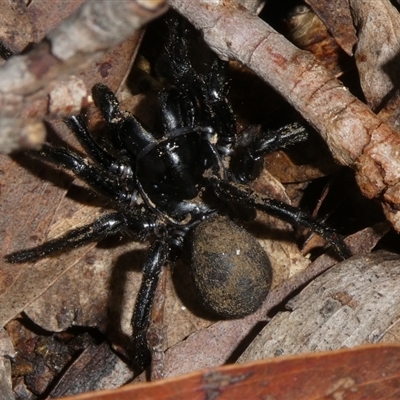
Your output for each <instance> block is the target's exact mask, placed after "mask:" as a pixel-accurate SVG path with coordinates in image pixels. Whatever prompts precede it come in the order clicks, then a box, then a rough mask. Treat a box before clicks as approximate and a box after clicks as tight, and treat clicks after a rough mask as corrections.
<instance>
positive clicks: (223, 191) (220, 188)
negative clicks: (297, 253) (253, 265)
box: [206, 176, 351, 259]
mask: <svg viewBox="0 0 400 400" xmlns="http://www.w3.org/2000/svg"><path fill="white" fill-rule="evenodd" d="M206 179H207V180H208V182H209V183H210V184H211V185H212V186H213V188H214V192H215V194H216V195H217V196H218V197H219V198H220V199H222V200H224V201H227V202H239V203H242V204H246V205H248V206H250V207H254V208H256V209H257V210H260V211H263V212H265V213H267V214H270V215H272V216H274V217H278V218H280V219H282V220H283V221H286V222H289V223H290V224H292V225H301V226H304V227H306V228H309V229H311V230H312V231H314V232H315V233H317V234H318V235H320V236H322V237H323V238H324V239H325V240H326V241H328V242H329V243H330V244H331V245H332V246H333V248H334V249H335V251H336V253H337V254H338V255H339V256H340V257H341V258H342V259H346V258H348V257H350V256H351V253H350V250H349V249H348V247H347V246H346V244H345V243H344V241H343V238H342V236H341V235H339V234H338V233H337V232H335V231H334V230H333V229H332V228H330V227H328V226H326V225H324V224H322V223H320V222H318V221H316V220H314V219H313V218H312V217H311V216H310V215H308V214H307V213H305V212H304V211H302V210H300V209H298V208H296V207H293V206H291V205H289V204H286V203H283V202H282V201H279V200H275V199H272V198H270V197H266V196H263V195H261V194H259V193H256V192H254V191H252V190H250V189H249V188H248V187H247V186H244V185H241V184H238V183H231V182H227V181H224V180H221V179H219V178H217V177H215V176H211V177H207V178H206Z"/></svg>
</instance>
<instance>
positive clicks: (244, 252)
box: [192, 216, 272, 318]
mask: <svg viewBox="0 0 400 400" xmlns="http://www.w3.org/2000/svg"><path fill="white" fill-rule="evenodd" d="M192 246H193V247H192V274H193V278H194V282H195V285H196V287H197V289H198V291H199V293H200V296H201V298H202V300H203V304H204V306H205V307H206V308H207V309H209V310H211V311H212V312H214V313H215V314H217V315H218V316H220V317H223V318H241V317H243V316H245V315H248V314H251V313H253V312H254V311H256V310H257V309H258V308H259V307H260V306H261V304H262V303H263V301H264V300H265V298H266V296H267V293H268V290H269V288H270V285H271V280H272V268H271V263H270V261H269V258H268V256H267V254H266V253H265V252H264V250H263V248H262V247H261V245H260V244H259V243H258V242H257V241H256V240H255V239H254V238H253V237H252V236H251V235H250V234H249V233H247V232H246V231H245V230H244V229H242V228H240V227H239V226H237V225H236V224H234V223H233V222H232V221H230V220H229V219H228V218H226V217H221V216H215V217H212V218H210V219H208V220H206V221H204V222H202V223H201V224H199V225H198V226H197V227H196V228H195V230H194V232H193V240H192Z"/></svg>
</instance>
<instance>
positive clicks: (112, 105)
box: [92, 83, 157, 165]
mask: <svg viewBox="0 0 400 400" xmlns="http://www.w3.org/2000/svg"><path fill="white" fill-rule="evenodd" d="M92 96H93V99H94V102H95V104H96V106H97V107H98V108H99V110H100V111H101V113H102V115H103V117H104V119H105V120H106V121H107V125H108V127H109V129H110V130H111V133H112V134H111V140H112V144H113V146H114V148H115V149H116V150H117V151H118V153H119V155H121V156H126V157H127V158H129V159H130V160H131V165H135V162H136V157H137V155H138V154H139V152H140V151H141V150H142V149H144V148H145V147H147V146H149V145H156V144H157V140H156V138H155V137H154V134H153V133H152V132H151V131H150V130H149V129H147V128H146V127H145V126H144V125H143V124H142V123H141V122H140V121H139V120H138V119H137V118H136V117H135V116H134V115H132V114H130V113H128V112H122V111H121V110H120V108H119V102H118V99H117V98H116V96H115V94H114V93H113V92H112V91H111V89H110V88H109V87H108V86H106V85H103V84H101V83H98V84H96V85H94V86H93V89H92Z"/></svg>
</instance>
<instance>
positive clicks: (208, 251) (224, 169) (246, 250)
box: [7, 19, 349, 370]
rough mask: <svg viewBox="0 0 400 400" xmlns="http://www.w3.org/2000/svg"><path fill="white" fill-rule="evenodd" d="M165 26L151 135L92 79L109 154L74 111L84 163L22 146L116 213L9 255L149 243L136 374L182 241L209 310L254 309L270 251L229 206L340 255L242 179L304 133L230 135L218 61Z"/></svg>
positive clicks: (319, 229)
mask: <svg viewBox="0 0 400 400" xmlns="http://www.w3.org/2000/svg"><path fill="white" fill-rule="evenodd" d="M169 28H170V29H169V31H170V33H169V35H170V37H169V40H168V43H167V45H166V55H167V59H168V62H167V63H166V65H164V68H163V69H164V71H163V74H164V77H165V78H166V79H167V80H168V81H169V85H168V87H166V88H165V89H163V90H162V91H161V92H160V93H159V108H160V119H161V126H162V129H161V130H160V131H154V132H152V131H150V130H149V129H147V128H146V127H145V126H144V125H143V124H142V123H141V122H140V121H138V120H137V119H136V118H135V116H133V115H132V114H130V113H128V112H126V111H122V110H121V109H120V107H119V102H118V100H117V98H116V96H115V95H114V93H113V92H112V91H111V90H110V89H109V88H108V87H107V86H105V85H103V84H97V85H95V86H94V87H93V89H92V95H93V99H94V102H95V104H96V106H97V107H98V108H99V109H100V111H101V113H102V115H103V117H104V119H105V120H106V122H107V125H108V130H109V132H110V135H109V141H110V147H111V148H112V151H108V150H106V149H105V148H103V147H102V146H101V145H99V144H98V142H97V141H96V140H95V139H94V138H93V137H92V136H91V134H90V132H89V131H88V129H87V127H86V125H85V123H84V120H83V118H82V117H81V116H75V117H71V118H68V119H67V120H66V123H67V125H68V126H69V128H70V129H71V130H72V131H73V133H74V134H75V136H76V137H77V138H78V140H79V141H80V142H81V144H82V146H83V147H84V149H85V151H86V152H87V154H88V156H89V157H90V158H91V161H87V160H86V159H85V158H83V157H81V156H79V155H78V154H76V153H74V152H73V151H71V150H69V149H66V148H61V147H54V146H52V145H50V144H45V145H43V147H42V149H41V150H40V151H31V152H29V154H30V155H31V156H33V157H37V158H40V159H42V160H47V161H49V162H51V163H54V164H56V165H59V166H61V167H63V168H65V169H66V170H69V171H72V172H73V173H74V174H75V175H76V176H77V177H79V178H80V179H82V180H83V181H85V182H86V183H87V184H88V185H89V186H90V187H91V188H93V189H94V190H95V191H96V192H98V193H100V194H101V195H103V196H105V197H106V198H108V199H110V200H112V201H113V203H114V204H115V209H116V212H113V213H109V214H106V215H103V216H101V217H100V218H98V219H97V220H95V221H93V222H92V223H91V224H89V225H86V226H83V227H79V228H76V229H73V230H71V231H69V232H67V233H66V234H65V235H63V236H61V237H60V238H57V239H54V240H51V241H48V242H46V243H44V244H42V245H40V246H38V247H35V248H32V249H27V250H22V251H18V252H16V253H13V254H10V255H8V256H7V261H9V262H12V263H21V262H27V261H33V260H36V259H39V258H42V257H46V256H48V255H50V254H53V253H56V252H58V251H62V250H65V249H68V248H73V247H77V246H81V245H84V244H86V243H88V242H93V241H99V240H101V239H103V238H105V237H107V236H110V235H115V234H118V233H120V232H123V231H128V232H129V234H130V236H131V237H133V239H134V240H145V239H149V240H150V241H151V245H150V247H149V249H148V250H147V253H146V256H145V259H144V262H143V268H142V271H143V278H142V284H141V287H140V290H139V293H138V296H137V299H136V305H135V310H134V313H133V316H132V327H133V353H132V357H133V363H134V366H135V367H137V368H138V369H140V370H142V369H144V368H145V367H146V366H147V365H148V364H149V362H150V351H149V349H148V346H147V341H146V332H147V330H148V328H149V324H150V313H151V308H152V303H153V298H154V294H155V290H156V287H157V282H158V278H159V275H160V272H161V269H162V267H163V265H164V264H165V263H166V261H167V260H168V258H169V256H170V254H171V250H172V249H174V248H178V249H180V248H182V246H183V244H184V242H185V239H186V241H190V245H191V250H192V261H191V263H192V266H191V270H192V275H193V278H194V282H195V286H196V288H197V289H198V291H199V294H200V297H201V299H202V301H203V304H204V306H205V307H206V308H207V309H209V310H210V311H211V312H214V313H215V314H217V315H218V316H220V317H223V318H239V317H242V316H245V315H248V314H250V313H252V312H254V311H256V310H257V309H258V308H259V307H260V306H261V304H262V302H263V301H264V299H265V297H266V296H267V293H268V290H269V287H270V283H271V277H272V272H271V265H270V262H269V259H268V256H267V255H266V254H265V252H264V251H263V249H262V248H261V246H260V245H259V244H258V242H257V241H256V240H255V239H254V238H253V237H252V236H251V235H250V234H249V233H247V232H246V231H245V230H244V229H243V228H240V227H239V226H238V225H237V224H236V223H235V222H233V221H232V220H231V219H229V218H228V216H227V215H228V210H230V212H235V210H238V209H240V207H239V208H238V207H236V206H237V205H238V204H239V205H241V206H244V207H245V208H250V209H257V210H260V211H263V212H266V213H269V214H271V215H273V216H276V217H278V218H281V219H282V220H284V221H287V222H289V223H291V224H298V225H302V226H305V227H307V228H310V229H311V230H313V231H314V232H316V233H317V234H319V235H321V236H323V237H324V238H325V239H326V240H327V241H328V242H329V243H331V244H332V245H333V247H334V249H335V251H336V252H337V254H338V255H339V256H340V257H342V258H345V257H347V256H348V255H349V253H348V250H347V248H346V246H345V244H344V243H343V240H342V238H341V237H340V235H338V234H336V233H335V231H334V230H332V229H331V228H329V227H327V226H326V225H324V224H322V223H320V222H318V221H315V220H314V219H313V218H311V217H310V216H309V215H308V214H306V213H304V212H303V211H302V210H300V209H297V208H295V207H293V206H290V205H288V204H285V203H283V202H281V201H278V200H275V199H273V198H270V197H267V196H265V195H261V194H258V193H255V192H253V191H252V190H250V189H249V187H248V185H247V183H248V182H249V181H251V180H253V179H255V178H256V176H257V174H258V172H259V171H260V167H261V166H262V162H263V161H262V160H263V156H264V155H265V154H266V153H268V152H271V151H274V150H276V149H278V148H284V147H287V146H290V145H293V144H295V143H298V142H301V141H304V140H305V139H306V138H307V133H306V130H305V128H303V127H302V126H301V125H300V124H298V123H293V124H291V125H288V126H285V127H283V128H281V129H278V130H276V131H268V132H265V133H264V134H262V135H257V136H256V135H254V136H252V137H250V138H247V140H246V141H245V142H244V141H238V140H237V135H236V124H235V118H234V114H233V111H232V108H231V105H230V103H229V101H228V100H227V91H228V85H227V81H226V77H225V72H224V69H225V63H224V62H222V61H221V60H219V59H218V58H217V57H216V56H213V57H212V61H211V62H210V65H209V67H208V69H207V70H206V72H198V71H197V70H196V69H195V68H194V66H193V64H192V61H191V58H190V57H189V49H188V44H187V39H186V34H187V28H186V26H185V25H184V23H183V22H182V21H180V20H178V19H173V20H171V21H170V22H169ZM233 165H234V167H233ZM230 206H233V207H230ZM236 217H237V218H238V219H240V215H236Z"/></svg>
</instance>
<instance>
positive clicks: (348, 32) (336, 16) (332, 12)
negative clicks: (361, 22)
mask: <svg viewBox="0 0 400 400" xmlns="http://www.w3.org/2000/svg"><path fill="white" fill-rule="evenodd" d="M306 3H307V4H309V5H310V6H311V8H312V9H313V10H314V12H315V13H316V14H317V15H318V16H319V17H320V18H321V20H322V21H323V22H324V24H325V25H326V27H327V28H328V30H329V32H330V33H331V34H332V36H333V37H334V38H335V39H336V41H337V43H338V44H339V46H341V47H342V49H343V50H344V51H345V52H346V53H347V54H348V55H349V56H351V55H353V47H354V45H355V44H356V43H357V36H356V32H355V29H354V26H353V20H352V17H351V13H350V8H349V2H348V0H337V1H335V2H332V1H325V0H306Z"/></svg>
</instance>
